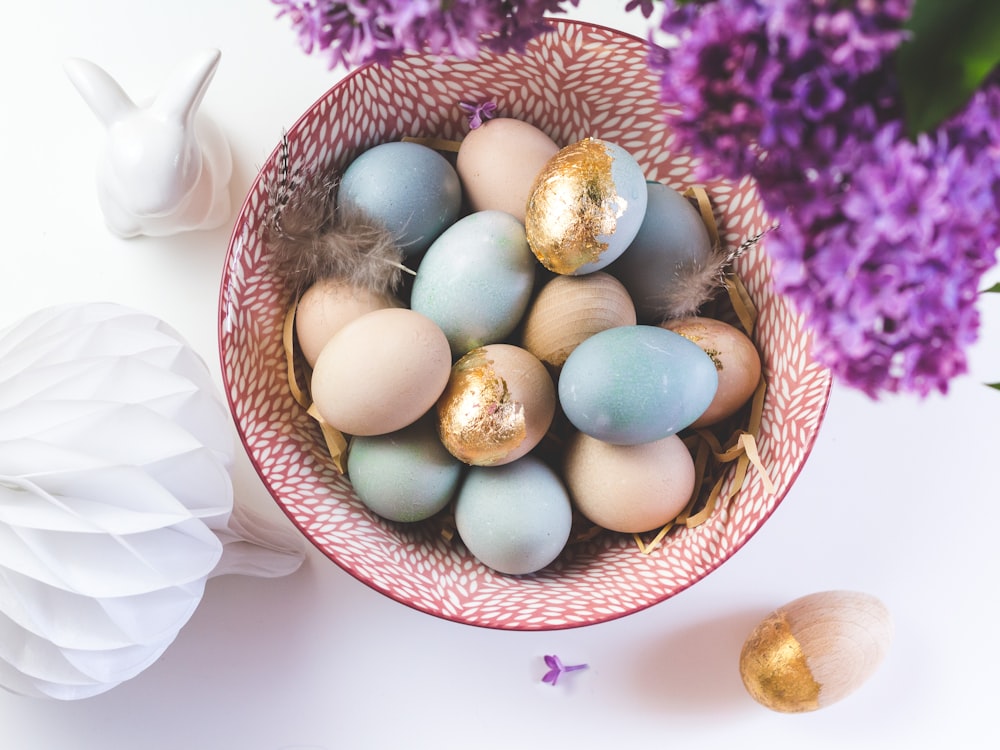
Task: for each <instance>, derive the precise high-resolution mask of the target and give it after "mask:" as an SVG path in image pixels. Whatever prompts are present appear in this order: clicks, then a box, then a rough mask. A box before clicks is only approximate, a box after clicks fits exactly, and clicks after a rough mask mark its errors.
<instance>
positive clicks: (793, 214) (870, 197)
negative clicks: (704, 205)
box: [650, 0, 1000, 397]
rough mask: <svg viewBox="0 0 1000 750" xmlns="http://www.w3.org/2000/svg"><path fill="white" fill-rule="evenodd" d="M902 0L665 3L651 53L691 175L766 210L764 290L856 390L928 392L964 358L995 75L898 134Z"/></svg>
mask: <svg viewBox="0 0 1000 750" xmlns="http://www.w3.org/2000/svg"><path fill="white" fill-rule="evenodd" d="M911 4H912V0H885V1H884V2H874V0H864V1H862V2H858V3H852V4H844V3H839V2H836V1H835V0H716V1H715V2H712V3H709V4H707V5H693V4H685V5H683V6H676V5H675V4H674V3H673V2H668V4H667V5H668V7H667V9H666V11H665V13H664V16H663V19H662V22H661V27H662V29H663V30H664V31H666V32H668V33H671V34H674V35H676V36H677V37H678V38H679V40H680V44H679V46H678V47H677V48H675V49H670V50H654V51H653V52H652V53H651V58H650V65H651V66H652V67H653V69H654V70H656V71H657V72H659V74H660V76H661V95H662V97H663V100H664V103H665V104H668V105H671V106H668V107H667V112H668V114H667V117H668V120H669V121H670V124H671V125H672V126H673V128H674V129H675V131H676V132H677V134H678V137H679V138H680V140H681V142H682V144H683V145H684V146H685V147H687V148H689V149H690V150H691V151H692V152H694V153H695V154H696V155H698V156H700V157H701V159H702V161H703V162H704V164H705V167H704V168H703V175H702V176H708V175H709V174H710V173H714V174H717V175H721V176H724V177H728V178H738V177H742V176H744V175H751V176H753V177H754V178H755V179H756V181H757V184H758V187H759V190H760V194H761V197H762V200H763V202H764V204H765V206H766V208H767V209H768V212H769V213H770V214H771V215H772V216H773V217H775V218H776V219H777V220H778V221H779V222H780V228H779V229H778V231H776V232H774V233H772V235H771V240H770V243H769V255H770V256H771V259H772V261H773V269H774V271H773V272H774V282H775V287H776V289H777V291H779V292H780V293H782V294H784V295H786V296H787V297H788V298H789V299H790V300H791V301H792V302H793V304H794V305H795V306H796V307H797V308H798V309H799V310H800V311H801V312H802V313H803V315H804V317H805V320H806V324H807V326H808V327H809V328H811V329H812V331H813V333H814V334H815V336H814V338H815V341H816V355H817V356H818V358H819V359H820V360H821V361H823V362H824V363H825V364H827V365H828V366H829V367H830V368H831V369H832V370H833V372H834V373H835V374H836V375H838V376H839V377H840V378H841V379H842V380H843V381H844V382H846V383H847V384H849V385H851V386H854V387H857V388H860V389H861V390H863V391H864V392H865V393H868V394H869V395H870V396H872V397H877V396H878V395H880V394H882V393H884V392H895V391H910V392H915V393H917V394H920V395H926V394H927V393H929V392H930V391H932V390H938V391H941V392H944V391H946V390H947V387H948V383H949V381H950V380H951V379H952V378H954V377H955V376H956V375H958V374H961V373H962V372H964V371H965V370H966V368H967V362H966V357H965V353H964V352H965V349H966V348H967V347H968V346H969V345H970V344H971V343H972V342H973V341H975V339H976V336H977V332H978V324H979V319H978V314H977V310H976V307H975V301H976V297H977V290H978V286H979V282H980V278H981V276H982V274H983V273H984V271H986V270H987V269H988V268H990V267H991V266H992V265H994V264H995V263H996V262H997V259H996V249H997V247H998V245H1000V217H998V216H997V211H996V206H997V205H998V200H1000V82H998V81H997V79H996V77H994V79H993V80H992V81H991V82H988V84H987V85H986V86H984V87H983V88H982V89H981V90H980V92H979V93H978V94H977V95H976V96H975V97H974V98H973V100H972V101H971V102H970V103H969V105H968V106H967V107H966V108H965V109H964V110H963V112H961V113H959V114H958V115H956V116H955V117H954V118H952V119H951V120H950V121H949V122H947V123H945V124H944V125H943V126H942V127H941V128H939V129H938V131H937V132H935V133H930V134H925V135H923V136H921V137H920V138H918V139H916V140H912V139H910V138H908V137H907V136H906V134H905V131H904V128H903V122H902V107H901V102H900V97H899V89H898V84H897V81H896V79H895V72H894V65H893V64H892V55H893V53H894V51H895V49H896V47H897V46H898V45H899V43H900V41H901V40H902V39H903V38H904V36H903V35H904V32H903V30H902V25H903V22H904V21H905V19H906V18H907V16H908V14H909V11H910V7H911ZM675 103H676V104H679V105H680V106H679V107H676V108H675V107H673V106H672V105H673V104H675ZM674 113H676V114H674Z"/></svg>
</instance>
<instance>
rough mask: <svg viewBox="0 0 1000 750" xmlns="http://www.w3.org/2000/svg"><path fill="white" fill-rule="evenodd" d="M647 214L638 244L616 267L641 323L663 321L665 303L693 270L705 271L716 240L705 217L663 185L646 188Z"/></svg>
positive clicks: (612, 268)
mask: <svg viewBox="0 0 1000 750" xmlns="http://www.w3.org/2000/svg"><path fill="white" fill-rule="evenodd" d="M646 188H647V192H648V194H649V196H648V200H647V202H646V214H645V216H644V217H643V220H642V224H641V225H640V227H639V232H638V234H636V236H635V239H634V240H632V244H630V245H629V246H628V248H627V249H626V250H625V252H624V253H623V254H622V255H621V256H620V257H619V258H618V259H617V260H616V261H615V262H614V263H612V264H611V265H610V266H608V267H607V269H606V270H607V272H608V273H610V274H611V275H613V276H615V277H616V278H617V279H618V280H619V281H621V282H622V284H623V285H624V286H625V288H626V289H627V290H628V293H629V295H630V296H631V297H632V301H633V302H634V303H635V309H636V314H637V317H638V320H639V322H640V323H649V322H657V323H658V322H660V321H661V320H662V319H663V316H664V300H665V299H666V298H668V297H669V296H670V295H672V294H675V293H676V289H677V288H678V287H679V286H680V285H681V284H683V283H684V282H685V276H686V274H687V273H690V269H692V268H699V267H703V266H704V265H705V264H706V263H707V261H708V259H709V257H710V255H711V252H712V241H711V239H710V238H709V234H708V228H707V227H706V226H705V221H704V220H703V219H702V218H701V213H700V212H699V211H698V209H697V208H695V207H694V206H693V205H692V204H691V202H690V201H689V200H688V199H687V198H685V197H684V196H683V195H681V194H680V193H679V192H677V191H676V190H674V189H673V188H672V187H669V186H668V185H664V184H663V183H662V182H648V183H646Z"/></svg>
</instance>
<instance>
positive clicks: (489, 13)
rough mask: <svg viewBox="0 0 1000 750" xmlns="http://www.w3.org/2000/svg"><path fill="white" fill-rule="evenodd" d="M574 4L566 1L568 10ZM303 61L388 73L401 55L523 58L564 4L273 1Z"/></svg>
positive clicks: (549, 0) (550, 0) (557, 0)
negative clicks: (318, 55)
mask: <svg viewBox="0 0 1000 750" xmlns="http://www.w3.org/2000/svg"><path fill="white" fill-rule="evenodd" d="M578 1H579V0H566V2H568V3H569V4H570V5H573V6H575V5H576V4H577V3H578ZM272 2H273V3H274V4H275V5H277V6H279V11H278V17H279V18H280V17H282V16H286V17H288V19H289V20H290V21H291V24H292V27H293V28H294V29H295V31H296V33H297V34H298V37H299V43H300V44H301V46H302V48H303V50H304V51H305V52H306V53H309V54H311V53H313V52H322V53H324V54H325V55H326V56H327V59H328V61H329V64H330V67H331V68H334V67H337V66H344V67H353V66H355V65H361V64H363V63H367V62H372V61H374V62H378V63H382V64H384V65H388V64H390V63H391V62H392V60H393V59H394V58H395V57H397V56H398V55H400V54H402V53H404V52H413V51H429V52H430V53H432V54H435V55H446V54H450V55H454V56H456V57H459V58H462V59H470V58H473V57H475V56H476V54H477V53H478V52H479V49H480V48H481V47H483V46H485V47H487V48H489V49H491V50H493V51H494V52H501V53H502V52H507V51H510V50H513V51H517V52H523V51H524V46H525V44H527V42H528V41H530V40H531V39H532V38H534V37H535V36H538V35H539V34H541V33H544V32H545V31H547V30H548V29H549V27H548V26H547V25H546V23H545V20H544V16H545V15H546V14H548V13H562V12H565V8H564V5H565V4H566V2H563V0H521V1H520V2H517V3H514V2H511V0H449V1H448V2H445V1H444V0H344V1H343V2H333V0H272Z"/></svg>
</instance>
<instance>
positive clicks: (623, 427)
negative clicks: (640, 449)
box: [558, 325, 719, 445]
mask: <svg viewBox="0 0 1000 750" xmlns="http://www.w3.org/2000/svg"><path fill="white" fill-rule="evenodd" d="M665 333H666V334H671V335H668V336H664V335H663V334H665ZM718 384H719V376H718V373H717V371H716V369H715V363H713V362H712V358H711V357H710V356H709V355H708V354H706V353H705V352H704V351H703V350H702V349H701V347H699V346H698V345H697V344H695V343H693V342H691V341H689V340H688V339H686V338H684V337H683V336H681V335H680V334H677V333H674V332H673V331H668V330H666V329H665V328H660V327H658V326H647V325H635V326H620V327H618V328H609V329H607V330H605V331H601V332H600V333H596V334H594V335H593V336H591V337H590V338H588V339H586V340H585V341H584V342H583V343H581V344H580V345H579V346H577V348H576V349H574V350H573V352H572V353H571V354H570V355H569V357H568V358H567V359H566V363H565V364H564V365H563V369H562V371H561V372H560V374H559V385H558V392H559V403H560V405H561V406H562V408H563V411H564V412H565V413H566V417H567V418H568V419H569V421H570V422H572V423H573V425H574V426H575V427H576V428H577V429H578V430H580V431H581V432H584V433H586V434H588V435H590V436H591V437H594V438H597V439H598V440H603V441H605V442H607V443H613V444H616V445H636V444H638V443H647V442H650V441H653V440H659V439H660V438H664V437H666V436H668V435H673V434H675V433H677V432H679V431H680V430H682V429H684V428H685V427H687V426H689V425H690V424H691V423H692V422H694V421H695V420H696V419H697V418H698V417H699V416H701V414H702V413H703V412H704V411H705V409H707V408H708V406H709V404H711V403H712V398H713V397H714V396H715V391H716V389H717V388H718Z"/></svg>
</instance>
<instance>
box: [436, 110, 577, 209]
mask: <svg viewBox="0 0 1000 750" xmlns="http://www.w3.org/2000/svg"><path fill="white" fill-rule="evenodd" d="M557 151H559V146H558V145H557V144H556V142H555V141H553V140H552V139H551V138H549V136H547V135H546V134H545V133H543V132H542V131H541V130H539V129H538V128H536V127H535V126H534V125H531V124H530V123H527V122H524V121H523V120H517V119H514V118H512V117H497V118H495V119H492V120H487V121H486V122H484V123H483V124H482V125H480V126H479V127H478V128H473V129H472V130H470V131H469V133H468V134H467V135H466V136H465V137H464V138H463V139H462V143H461V145H460V146H459V149H458V156H457V158H456V162H455V169H456V170H457V172H458V177H459V179H460V180H461V182H462V187H463V188H464V193H465V197H466V200H467V201H468V203H469V207H470V208H471V209H472V210H473V211H486V210H497V211H506V212H507V213H509V214H511V215H513V216H514V217H515V218H517V220H518V221H520V222H521V223H524V214H525V210H526V208H527V205H528V196H529V194H530V193H531V186H532V185H533V184H534V182H535V178H536V177H537V176H538V173H539V172H541V171H542V168H543V167H544V166H545V165H546V163H547V162H548V160H549V159H551V158H552V157H553V156H555V154H556V152H557Z"/></svg>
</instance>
